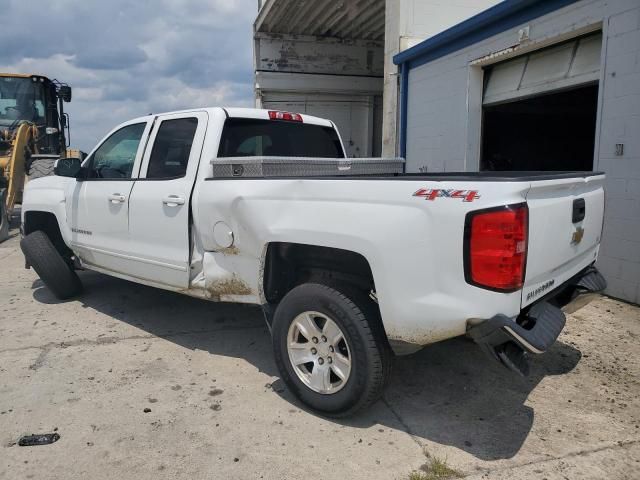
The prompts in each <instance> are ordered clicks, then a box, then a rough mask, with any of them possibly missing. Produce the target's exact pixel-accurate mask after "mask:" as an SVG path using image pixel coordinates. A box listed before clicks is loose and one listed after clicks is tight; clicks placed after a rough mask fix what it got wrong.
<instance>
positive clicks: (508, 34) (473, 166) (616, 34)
mask: <svg viewBox="0 0 640 480" xmlns="http://www.w3.org/2000/svg"><path fill="white" fill-rule="evenodd" d="M527 24H528V25H529V26H530V37H531V42H530V43H529V45H528V46H524V47H523V48H522V50H521V53H524V52H525V51H527V49H530V48H540V47H541V46H546V45H548V44H551V43H557V42H558V41H562V40H565V39H567V38H570V37H571V36H576V35H579V34H582V33H584V32H586V31H592V30H594V29H598V28H602V31H603V48H602V51H603V68H602V69H601V72H600V108H599V116H598V126H597V132H596V152H595V162H594V164H595V167H596V168H597V169H598V170H603V171H605V172H606V173H607V184H606V188H607V206H606V215H605V228H604V235H603V240H602V249H601V252H600V259H599V261H598V266H599V268H600V269H601V270H602V272H603V274H604V275H605V276H606V278H607V281H608V282H609V289H608V293H609V294H611V295H613V296H615V297H619V298H622V299H625V300H628V301H631V302H635V303H640V0H583V1H580V2H577V3H575V4H573V5H570V6H568V7H565V8H563V9H561V10H558V11H556V12H553V13H550V14H548V15H545V16H543V17H540V18H538V19H535V20H532V21H530V22H527ZM520 27H521V26H518V27H515V28H513V29H510V30H507V31H505V32H503V33H500V34H498V35H495V36H493V37H491V38H488V39H486V40H484V41H481V42H479V43H476V44H474V45H472V46H470V47H467V48H465V49H462V50H460V51H458V52H455V53H452V54H450V55H447V56H445V57H442V58H440V59H437V60H435V61H433V62H430V63H428V64H426V65H423V66H420V67H417V68H415V69H414V70H412V71H411V73H410V75H409V101H408V112H407V113H408V115H407V165H408V168H409V170H410V171H417V170H419V169H420V168H427V169H428V171H443V170H446V171H454V170H477V169H478V163H479V157H480V128H481V101H482V98H481V88H480V87H481V85H482V70H481V67H480V66H471V65H470V63H471V62H472V61H474V60H476V59H480V58H482V57H484V56H486V55H488V54H491V53H494V52H498V51H501V50H503V49H506V48H508V47H510V46H513V45H514V44H515V43H516V41H517V31H518V28H520ZM503 58H504V57H503ZM617 143H622V144H624V155H623V156H616V155H615V145H616V144H617Z"/></svg>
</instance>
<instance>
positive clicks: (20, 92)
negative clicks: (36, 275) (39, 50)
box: [0, 73, 81, 242]
mask: <svg viewBox="0 0 640 480" xmlns="http://www.w3.org/2000/svg"><path fill="white" fill-rule="evenodd" d="M70 101H71V87H69V85H67V84H64V83H61V82H59V81H57V80H50V79H49V78H47V77H44V76H42V75H24V74H16V73H0V242H2V241H4V240H6V239H7V238H8V235H9V221H10V219H11V214H12V213H13V209H14V207H15V205H16V204H19V203H21V202H22V192H23V190H24V185H25V182H27V181H28V180H32V179H35V178H39V177H44V176H47V175H51V174H52V173H53V167H54V164H55V162H56V160H58V159H59V158H66V157H72V156H75V157H80V156H81V153H80V152H79V151H78V150H71V149H68V148H67V147H68V143H67V142H68V141H69V115H68V114H66V113H65V112H64V103H65V102H70Z"/></svg>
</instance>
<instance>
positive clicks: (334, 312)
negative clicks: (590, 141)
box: [21, 108, 605, 416]
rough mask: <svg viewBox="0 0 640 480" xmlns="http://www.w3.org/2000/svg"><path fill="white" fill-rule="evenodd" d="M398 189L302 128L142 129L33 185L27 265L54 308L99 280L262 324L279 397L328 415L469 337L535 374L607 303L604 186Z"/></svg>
mask: <svg viewBox="0 0 640 480" xmlns="http://www.w3.org/2000/svg"><path fill="white" fill-rule="evenodd" d="M398 165H399V167H398ZM401 170H402V161H401V160H397V159H396V160H394V159H389V160H385V159H345V155H344V148H343V145H342V141H341V139H340V136H339V134H338V132H337V130H336V128H335V125H334V124H333V123H332V122H331V121H328V120H324V119H320V118H315V117H311V116H308V115H301V114H295V113H288V112H277V111H267V110H256V109H238V108H226V109H223V108H206V109H199V110H190V111H182V112H174V113H167V114H159V115H149V116H147V117H142V118H137V119H135V120H131V121H129V122H126V123H123V124H121V125H119V126H118V127H116V128H115V129H114V130H113V131H111V132H110V133H109V134H108V135H107V136H106V137H105V138H104V139H103V140H102V141H101V142H100V143H99V144H98V146H97V147H96V148H95V149H94V150H93V151H92V152H91V154H90V155H89V156H88V157H87V158H86V160H85V161H84V162H82V164H81V163H80V160H77V159H66V160H59V161H58V164H57V165H56V168H55V173H56V175H55V176H51V177H46V178H41V179H38V180H35V181H32V182H30V183H29V184H28V185H27V188H26V192H25V198H24V204H23V208H22V233H23V239H22V241H21V247H22V250H23V252H24V255H25V258H26V264H27V267H29V266H32V267H33V268H34V269H35V271H36V272H37V273H38V275H39V276H40V278H41V279H42V280H43V282H44V283H45V284H46V285H47V286H48V287H49V288H50V289H51V290H52V292H53V293H54V294H55V295H56V296H58V297H59V298H61V299H64V298H69V297H72V296H74V295H77V294H79V293H80V292H81V284H80V280H79V277H78V276H77V275H76V272H75V270H77V269H90V270H95V271H98V272H102V273H105V274H108V275H113V276H115V277H119V278H124V279H127V280H131V281H134V282H139V283H143V284H145V285H151V286H155V287H158V288H162V289H166V290H171V291H175V292H180V293H183V294H187V295H193V296H196V297H201V298H203V299H207V300H213V301H223V302H240V303H250V304H256V305H260V306H262V308H263V311H264V314H265V318H266V320H267V323H268V325H269V329H270V331H271V334H272V338H273V349H274V355H275V360H276V363H277V366H278V368H279V371H280V373H281V375H282V378H283V380H284V381H285V383H286V384H287V385H288V387H289V388H290V389H291V390H292V391H293V392H294V393H295V394H296V395H297V396H298V397H299V398H300V399H301V400H302V401H303V402H304V403H306V404H307V405H309V406H310V407H312V408H314V409H317V410H319V411H321V412H323V413H325V414H328V415H334V416H340V415H348V414H351V413H353V412H355V411H356V410H358V409H360V408H363V407H364V406H367V405H369V404H370V403H371V402H373V401H375V400H376V399H377V398H378V397H379V396H380V394H381V392H382V390H383V387H384V384H385V382H386V380H387V378H388V376H389V372H390V368H391V363H392V360H393V355H394V354H397V355H401V354H408V353H412V352H415V351H417V350H418V349H420V348H421V347H423V346H425V345H428V344H431V343H434V342H438V341H441V340H445V339H448V338H452V337H456V336H459V335H465V334H467V335H469V336H470V337H471V338H473V339H474V340H475V341H476V342H477V343H478V344H480V345H481V346H482V347H483V348H484V349H485V350H486V351H487V352H488V353H490V354H491V355H492V356H493V357H494V358H496V359H497V360H498V361H500V362H501V363H502V364H504V365H505V366H506V367H508V368H510V369H511V370H514V371H516V372H518V373H521V374H526V373H527V370H528V363H527V353H536V354H538V353H542V352H544V351H545V350H546V349H548V348H549V346H550V345H551V344H552V343H553V342H554V341H555V339H556V338H557V337H558V335H559V334H560V331H561V330H562V328H563V326H564V323H565V317H564V314H563V311H562V310H561V308H563V307H564V308H565V309H566V308H574V309H575V308H577V307H578V306H580V305H581V304H583V303H584V302H585V299H588V297H589V296H590V295H585V294H591V293H593V292H597V291H600V290H602V289H603V288H604V287H605V281H604V279H603V278H602V276H601V275H600V274H599V273H598V272H597V270H596V269H595V267H594V262H595V261H596V258H597V256H598V249H599V244H600V235H601V231H602V220H603V210H604V192H603V180H604V175H603V174H601V173H594V172H564V173H549V172H482V173H441V174H404V173H398V172H399V171H401ZM368 172H369V173H368Z"/></svg>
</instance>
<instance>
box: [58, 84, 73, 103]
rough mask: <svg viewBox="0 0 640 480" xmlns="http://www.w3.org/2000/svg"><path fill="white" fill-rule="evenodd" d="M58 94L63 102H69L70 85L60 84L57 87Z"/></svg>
mask: <svg viewBox="0 0 640 480" xmlns="http://www.w3.org/2000/svg"><path fill="white" fill-rule="evenodd" d="M58 96H59V97H60V98H61V99H62V101H63V102H67V103H69V102H70V101H71V87H70V86H69V85H62V86H60V87H59V88H58Z"/></svg>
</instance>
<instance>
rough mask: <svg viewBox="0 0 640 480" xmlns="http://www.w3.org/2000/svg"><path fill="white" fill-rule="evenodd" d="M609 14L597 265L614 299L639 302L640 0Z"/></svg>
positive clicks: (615, 6) (615, 5) (611, 8)
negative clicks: (619, 150)
mask: <svg viewBox="0 0 640 480" xmlns="http://www.w3.org/2000/svg"><path fill="white" fill-rule="evenodd" d="M605 14H607V18H605V21H604V26H603V30H604V31H605V33H606V39H607V44H606V55H605V59H604V62H605V65H604V71H603V72H602V75H601V79H602V81H601V89H602V93H601V95H602V98H603V102H602V110H601V112H600V144H599V151H598V155H597V158H596V162H597V168H598V169H600V170H604V171H605V172H606V173H607V191H606V192H607V207H606V208H607V209H606V217H605V224H604V235H603V241H602V250H601V253H600V259H599V261H598V266H599V267H600V269H601V270H602V272H603V274H604V275H605V276H606V278H607V280H608V282H609V289H608V292H609V293H610V294H611V295H614V296H616V297H620V298H624V299H625V300H629V301H632V302H635V303H640V0H636V1H633V0H631V1H630V0H627V1H617V2H616V1H614V2H608V5H607V7H606V11H605ZM617 143H622V144H623V145H624V155H622V156H615V145H616V144H617Z"/></svg>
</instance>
